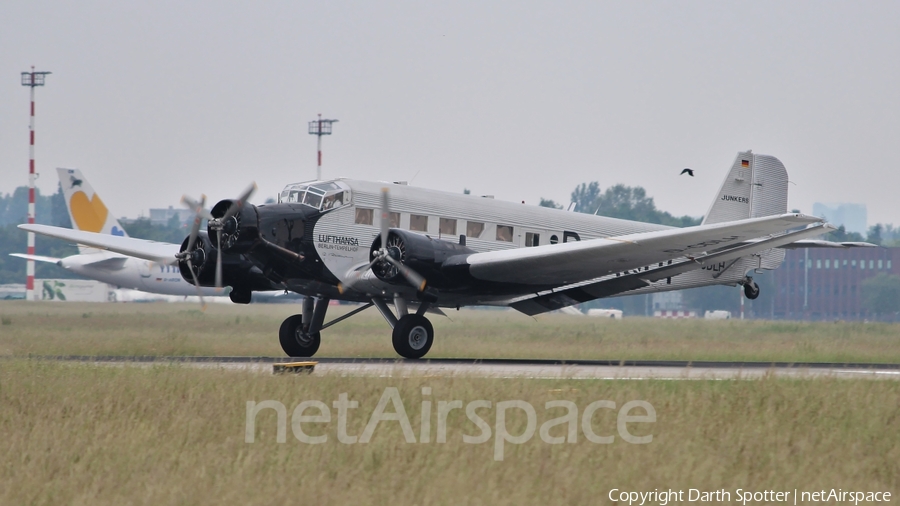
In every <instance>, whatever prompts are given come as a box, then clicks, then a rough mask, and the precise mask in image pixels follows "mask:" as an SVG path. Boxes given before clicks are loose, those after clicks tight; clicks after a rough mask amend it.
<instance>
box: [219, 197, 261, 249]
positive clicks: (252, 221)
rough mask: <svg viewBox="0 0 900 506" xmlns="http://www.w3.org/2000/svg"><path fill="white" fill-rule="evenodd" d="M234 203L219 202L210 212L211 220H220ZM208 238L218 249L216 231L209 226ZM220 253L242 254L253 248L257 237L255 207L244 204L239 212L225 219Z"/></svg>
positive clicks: (257, 226) (230, 201) (257, 218)
mask: <svg viewBox="0 0 900 506" xmlns="http://www.w3.org/2000/svg"><path fill="white" fill-rule="evenodd" d="M234 203H235V201H234V200H230V199H226V200H221V201H219V203H218V204H216V205H215V206H214V207H213V208H212V210H211V211H210V214H212V217H213V218H217V219H218V218H222V217H223V216H225V213H226V212H227V211H228V209H230V208H231V206H232V205H234ZM207 232H208V233H209V238H210V240H211V241H212V245H213V247H215V248H218V247H219V242H218V239H217V237H218V230H216V229H215V228H214V227H213V226H212V225H211V224H210V225H208V226H207ZM221 237H222V245H223V249H222V251H223V252H225V251H228V252H232V253H244V252H246V251H248V250H249V249H250V248H252V247H253V245H254V244H255V241H256V239H257V238H258V237H259V213H258V211H257V209H256V206H254V205H253V204H247V203H245V204H244V205H243V206H242V207H241V209H240V211H238V212H236V213H235V214H234V215H233V216H231V217H229V218H227V219H226V220H225V221H224V223H222V233H221Z"/></svg>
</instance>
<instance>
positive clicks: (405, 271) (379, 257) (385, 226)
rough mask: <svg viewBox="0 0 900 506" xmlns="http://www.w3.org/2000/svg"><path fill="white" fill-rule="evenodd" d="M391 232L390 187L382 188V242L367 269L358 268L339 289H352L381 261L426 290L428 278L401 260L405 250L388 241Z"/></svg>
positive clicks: (415, 286)
mask: <svg viewBox="0 0 900 506" xmlns="http://www.w3.org/2000/svg"><path fill="white" fill-rule="evenodd" d="M389 232H390V199H389V195H388V189H387V188H382V189H381V243H380V245H379V246H380V247H379V248H378V250H377V251H374V252H373V253H372V256H373V257H374V258H373V259H372V261H371V262H369V265H368V266H366V268H365V269H361V270H357V271H355V272H353V273H352V274H350V276H349V278H348V279H347V283H346V284H345V285H340V284H339V285H338V289H339V290H340V291H341V292H345V291H347V290H348V289H352V288H353V285H355V284H356V283H357V282H359V280H360V279H362V277H363V275H365V273H366V272H368V271H369V270H370V269H372V268H373V267H375V265H376V264H379V263H381V264H382V265H383V266H384V267H390V268H394V269H396V270H397V272H399V273H400V275H401V276H403V277H404V278H405V279H406V281H407V282H409V284H410V285H412V286H413V287H414V288H415V289H416V290H418V291H420V292H421V291H424V290H425V286H426V285H427V283H428V282H427V280H426V279H425V278H424V277H422V275H421V274H419V273H418V272H416V271H414V270H412V269H410V268H409V267H407V266H406V265H404V264H403V262H401V259H402V256H403V252H402V251H401V249H400V247H399V246H400V245H392V244H389V243H388V235H389Z"/></svg>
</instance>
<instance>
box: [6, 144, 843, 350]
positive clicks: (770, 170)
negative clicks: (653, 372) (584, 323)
mask: <svg viewBox="0 0 900 506" xmlns="http://www.w3.org/2000/svg"><path fill="white" fill-rule="evenodd" d="M254 188H255V186H251V187H250V188H248V190H247V191H246V192H244V194H242V195H241V196H240V197H239V198H237V199H234V200H222V201H220V202H219V203H218V204H216V205H215V206H214V207H213V208H212V210H211V211H209V212H207V211H206V210H204V209H203V208H202V207H203V206H202V205H199V204H198V203H192V204H191V205H192V207H194V208H195V210H196V212H197V214H198V217H199V216H203V215H208V216H209V218H210V219H209V222H208V227H207V230H206V231H200V230H199V221H197V222H195V223H196V225H195V227H194V228H193V229H192V230H191V234H190V235H189V236H188V237H187V238H186V239H185V240H184V242H183V243H182V248H181V251H179V252H178V254H177V255H174V256H173V254H172V251H171V249H170V248H160V247H158V245H157V244H154V243H150V242H148V241H141V240H138V239H132V238H127V237H116V236H110V235H102V234H97V233H90V232H83V231H71V230H68V229H60V228H56V227H48V226H44V225H20V228H22V229H25V230H30V231H33V232H36V233H41V234H45V235H50V236H53V237H59V238H62V239H66V240H70V241H73V242H78V243H82V244H87V245H91V246H94V247H98V248H104V249H109V250H112V251H118V252H119V253H123V254H128V255H135V256H140V257H142V258H145V259H148V260H152V261H155V262H159V263H165V264H169V265H174V264H175V263H178V264H179V265H180V267H181V272H182V276H184V277H185V279H189V280H192V281H193V282H194V283H195V284H198V285H202V286H222V284H223V283H224V284H228V285H231V286H232V287H233V291H232V292H231V299H232V300H233V301H235V302H247V301H249V299H250V294H251V292H253V291H257V290H272V289H281V290H289V291H293V292H297V293H300V294H303V295H306V296H307V297H306V298H305V299H304V302H303V311H302V314H298V315H294V316H290V317H288V318H287V319H286V320H285V321H284V323H282V325H281V328H280V330H279V339H280V342H281V346H282V348H283V349H284V351H285V352H286V353H287V354H288V355H290V356H296V357H309V356H312V355H313V354H314V353H315V352H316V351H317V350H318V348H319V344H320V341H321V338H320V331H321V330H324V329H325V328H327V327H329V326H330V325H332V324H334V323H337V322H338V321H341V320H343V319H345V318H348V317H350V316H352V315H354V314H356V313H357V312H359V311H362V310H363V309H366V308H367V307H370V306H373V305H374V306H375V307H376V308H377V309H378V310H379V311H380V312H381V314H382V315H383V316H384V318H385V320H387V322H388V324H389V325H390V326H391V327H392V328H393V333H392V340H393V345H394V349H395V350H396V352H397V353H398V354H400V355H402V356H403V357H407V358H420V357H422V356H424V355H425V354H426V353H427V352H428V350H429V349H430V348H431V345H432V343H433V342H434V330H433V328H432V325H431V323H430V322H429V321H428V319H427V318H426V317H425V313H426V312H429V311H431V312H436V313H439V314H440V308H452V307H456V308H459V307H461V306H468V305H476V304H478V305H496V306H509V307H512V308H515V309H517V310H519V311H521V312H523V313H525V314H528V315H535V314H538V313H543V312H546V311H551V310H555V309H559V308H562V307H566V306H570V305H573V304H578V303H580V302H586V301H588V300H593V299H598V298H603V297H612V296H617V295H630V294H638V293H648V292H658V291H665V290H678V289H682V288H691V287H697V286H706V285H714V284H722V285H732V286H735V285H742V286H743V288H744V293H745V295H746V296H747V297H748V298H751V299H754V298H756V297H757V296H758V295H759V287H758V286H757V284H756V283H754V282H753V279H752V278H751V277H750V276H749V275H748V274H750V273H752V272H753V271H754V270H760V269H775V268H777V267H778V266H779V265H780V264H781V262H782V260H783V259H784V251H783V250H781V249H779V248H787V247H811V246H820V247H824V246H830V247H843V246H852V245H854V244H852V243H844V244H839V243H829V242H824V241H818V240H806V239H807V238H810V237H814V236H817V235H820V234H823V233H825V232H828V231H829V230H832V229H833V228H834V227H832V226H831V225H828V224H826V223H824V222H822V219H820V218H816V217H812V216H805V215H803V214H798V213H787V189H788V177H787V172H786V171H785V168H784V165H783V164H782V163H781V162H780V161H779V160H778V159H777V158H774V157H771V156H766V155H757V154H754V153H752V152H749V151H748V152H743V153H738V156H737V158H736V159H735V161H734V163H733V165H732V166H731V169H730V170H729V172H728V174H727V176H726V177H725V181H724V183H723V184H722V187H721V189H720V190H719V192H718V193H717V194H716V196H715V199H714V200H713V202H712V204H711V205H710V208H709V211H708V212H707V213H706V217H705V218H704V220H703V223H702V224H701V225H699V226H695V227H688V228H671V227H665V226H662V225H655V224H650V223H641V222H634V221H626V220H619V219H613V218H607V217H603V216H593V215H590V214H581V213H571V212H565V211H561V210H556V209H550V208H545V207H536V206H524V205H521V204H513V203H509V202H500V201H496V200H493V199H490V198H482V197H476V196H474V195H463V194H455V193H447V192H440V191H434V190H426V189H422V188H413V187H409V186H406V185H405V184H399V183H394V184H389V183H375V182H367V181H359V180H353V179H335V180H331V181H313V182H307V183H297V184H290V185H288V186H286V187H285V188H284V190H283V191H282V193H281V194H280V195H279V199H278V203H277V204H271V205H261V206H254V205H251V204H248V203H247V199H248V198H249V196H250V194H251V192H252V191H253V189H254ZM332 299H338V300H346V301H357V302H364V303H365V305H363V306H362V307H360V308H358V309H356V310H354V311H351V312H350V313H348V314H346V315H344V316H341V317H339V318H337V319H335V320H333V321H332V322H330V323H327V324H326V323H324V321H325V313H326V311H327V309H328V303H329V301H330V300H332ZM388 304H392V305H393V306H394V310H393V311H392V310H391V308H390V307H389V306H388ZM411 306H412V307H411ZM413 308H414V311H413Z"/></svg>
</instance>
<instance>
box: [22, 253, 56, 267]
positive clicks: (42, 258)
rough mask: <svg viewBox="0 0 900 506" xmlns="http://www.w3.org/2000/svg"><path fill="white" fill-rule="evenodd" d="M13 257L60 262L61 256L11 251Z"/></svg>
mask: <svg viewBox="0 0 900 506" xmlns="http://www.w3.org/2000/svg"><path fill="white" fill-rule="evenodd" d="M9 256H11V257H18V258H24V259H25V260H34V261H35V262H47V263H51V264H58V263H59V261H60V260H62V259H61V258H53V257H43V256H40V255H29V254H27V253H10V254H9Z"/></svg>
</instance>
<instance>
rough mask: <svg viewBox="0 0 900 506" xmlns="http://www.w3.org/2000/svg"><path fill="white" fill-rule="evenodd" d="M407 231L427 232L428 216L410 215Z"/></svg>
mask: <svg viewBox="0 0 900 506" xmlns="http://www.w3.org/2000/svg"><path fill="white" fill-rule="evenodd" d="M409 229H410V230H412V231H415V232H428V216H422V215H420V214H410V215H409Z"/></svg>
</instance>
